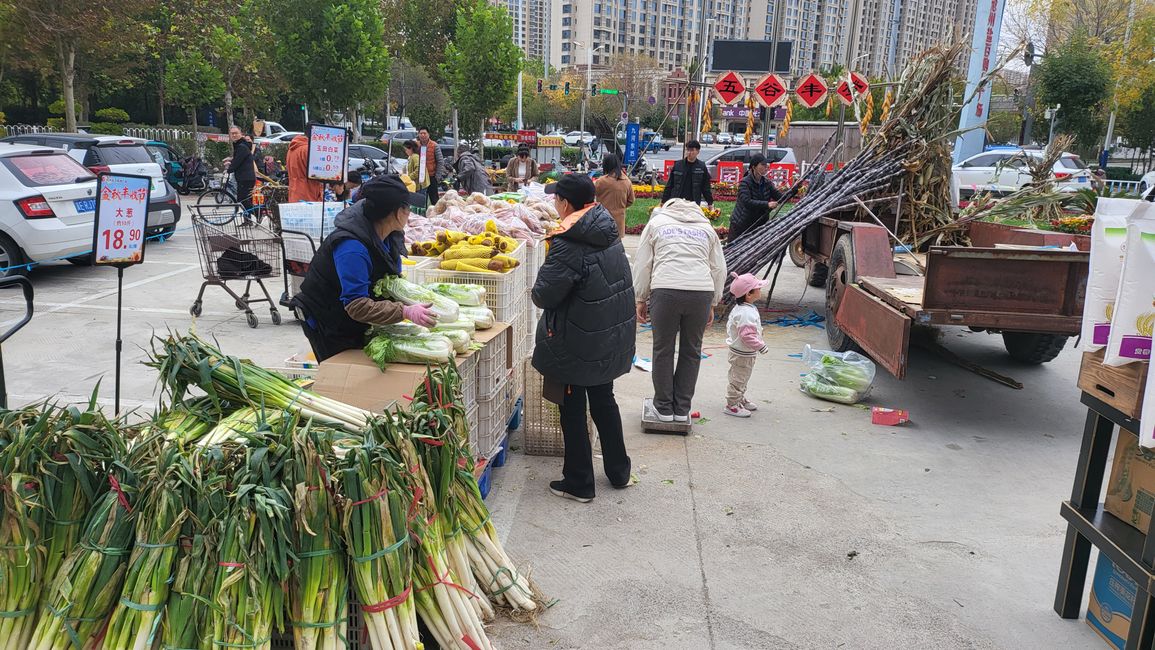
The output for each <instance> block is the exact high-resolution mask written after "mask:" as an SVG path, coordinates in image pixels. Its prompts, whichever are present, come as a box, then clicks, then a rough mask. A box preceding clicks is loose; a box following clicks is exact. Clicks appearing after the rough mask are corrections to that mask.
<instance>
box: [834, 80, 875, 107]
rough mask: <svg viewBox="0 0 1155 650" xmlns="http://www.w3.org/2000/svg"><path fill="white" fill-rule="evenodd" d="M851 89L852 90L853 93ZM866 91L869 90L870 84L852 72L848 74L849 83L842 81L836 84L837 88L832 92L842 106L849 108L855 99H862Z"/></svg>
mask: <svg viewBox="0 0 1155 650" xmlns="http://www.w3.org/2000/svg"><path fill="white" fill-rule="evenodd" d="M851 89H853V90H854V92H853V93H852V92H851ZM868 90H870V82H868V81H867V80H866V78H865V77H863V76H862V75H860V74H858V73H857V72H852V73H850V81H849V82H846V81H843V82H842V83H840V84H838V88H835V89H834V92H835V94H837V95H838V99H839V100H841V101H842V103H843V104H846V105H847V106H850V105H851V104H853V103H854V100H855V99H862V97H863V96H864V95H865V94H866V92H867V91H868Z"/></svg>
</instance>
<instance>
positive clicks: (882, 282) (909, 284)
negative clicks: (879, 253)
mask: <svg viewBox="0 0 1155 650" xmlns="http://www.w3.org/2000/svg"><path fill="white" fill-rule="evenodd" d="M858 281H859V282H860V283H862V287H863V288H864V289H866V290H867V291H868V292H869V293H870V294H872V295H874V296H876V297H878V298H880V299H881V300H882V301H883V302H885V303H886V304H888V305H890V306H891V307H894V308H895V309H897V310H899V311H901V312H903V313H904V314H906V315H908V316H910V317H911V318H914V317H915V315H916V314H917V313H918V311H919V310H921V309H922V290H923V285H924V282H925V278H923V277H920V276H916V275H900V276H898V277H894V278H859V279H858Z"/></svg>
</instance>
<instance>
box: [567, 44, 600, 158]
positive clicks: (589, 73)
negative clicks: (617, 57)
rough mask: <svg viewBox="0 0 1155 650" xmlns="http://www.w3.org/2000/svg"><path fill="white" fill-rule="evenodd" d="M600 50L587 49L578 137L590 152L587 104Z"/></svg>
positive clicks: (580, 45)
mask: <svg viewBox="0 0 1155 650" xmlns="http://www.w3.org/2000/svg"><path fill="white" fill-rule="evenodd" d="M573 44H574V45H576V46H578V47H583V48H584V47H586V45H585V43H582V42H581V41H574V42H573ZM600 49H602V46H601V45H598V46H597V47H593V48H586V87H585V90H584V91H583V92H582V118H581V126H580V127H579V128H578V132H579V133H580V134H581V135H579V136H578V140H579V141H580V142H581V148H582V149H583V150H586V151H588V149H586V148H587V147H588V146H589V143H587V142H586V102H587V101H589V94H590V87H591V86H592V85H593V66H594V52H597V51H598V50H600ZM585 157H586V156H585V155H584V154H583V155H582V158H583V159H584V158H585Z"/></svg>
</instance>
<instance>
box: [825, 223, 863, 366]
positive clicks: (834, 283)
mask: <svg viewBox="0 0 1155 650" xmlns="http://www.w3.org/2000/svg"><path fill="white" fill-rule="evenodd" d="M856 280H857V276H856V275H855V273H854V247H853V245H852V244H851V243H850V235H843V236H842V237H839V238H838V241H837V242H835V244H834V253H833V254H831V256H830V267H829V272H828V274H827V277H826V323H825V325H826V340H827V341H828V342H829V343H830V349H831V350H834V351H835V352H849V351H851V350H854V351H859V350H860V348H859V347H858V344H857V343H855V342H854V339H852V338H850V337H849V336H848V335H847V334H846V332H843V331H842V330H841V329H839V327H838V325H836V324H835V323H834V314H835V313H837V312H838V305H839V304H840V303H841V302H842V295H843V293H845V292H846V288H847V287H848V286H850V285H852V284H854V282H855V281H856Z"/></svg>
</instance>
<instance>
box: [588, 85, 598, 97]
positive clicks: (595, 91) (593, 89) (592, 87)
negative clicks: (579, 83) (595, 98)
mask: <svg viewBox="0 0 1155 650" xmlns="http://www.w3.org/2000/svg"><path fill="white" fill-rule="evenodd" d="M590 94H591V95H596V94H598V85H597V84H590Z"/></svg>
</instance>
